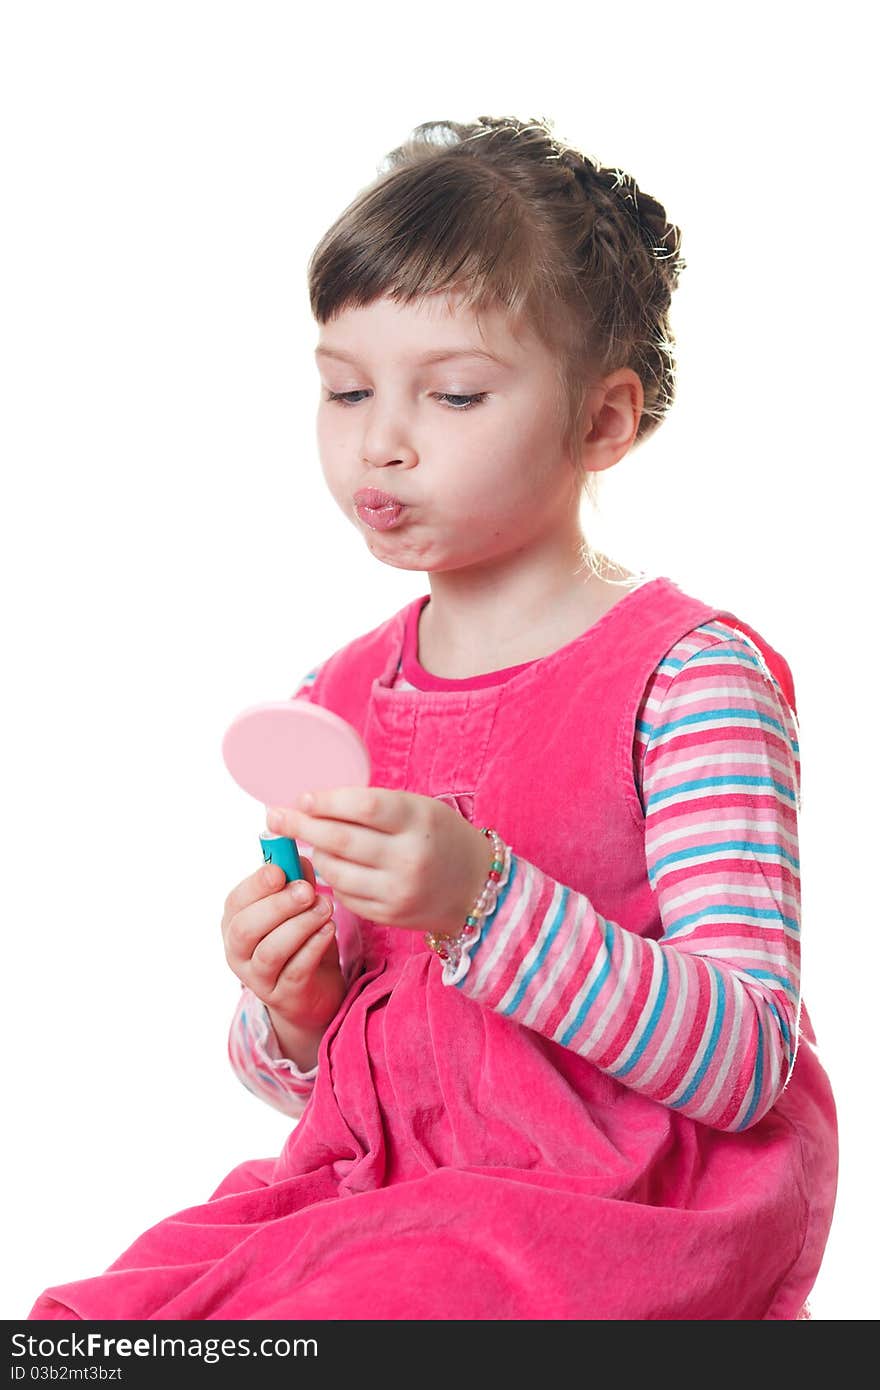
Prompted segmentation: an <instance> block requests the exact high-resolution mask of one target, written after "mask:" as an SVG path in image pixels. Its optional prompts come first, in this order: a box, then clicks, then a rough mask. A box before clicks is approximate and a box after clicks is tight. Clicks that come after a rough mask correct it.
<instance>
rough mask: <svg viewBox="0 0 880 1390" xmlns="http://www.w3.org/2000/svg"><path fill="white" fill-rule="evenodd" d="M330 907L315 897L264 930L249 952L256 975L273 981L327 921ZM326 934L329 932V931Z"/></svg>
mask: <svg viewBox="0 0 880 1390" xmlns="http://www.w3.org/2000/svg"><path fill="white" fill-rule="evenodd" d="M332 911H333V909H332V904H331V903H328V902H327V900H326V899H325V898H323V897H319V899H318V901H317V902H316V903H315V904H314V906H313V907H310V908H307V909H306V911H305V912H300V913H297V915H296V917H292V918H288V920H287V921H286V922H282V923H281V925H280V926H277V927H275V928H274V929H273V930H272V931H270V932H267V933H266V935H265V936H264V937H263V938H262V939H261V940H260V941H259V942H258V943H257V945H256V946H255V948H254V952H253V955H252V956H251V962H250V963H251V968H252V970H253V971H254V973H255V975H256V976H257V978H258V979H259V980H260V981H261V982H263V981H265V982H266V983H267V984H269V985H274V983H275V981H276V980H277V978H278V976H279V974H280V973H281V971H282V970H283V969H284V966H285V965H286V964H287V962H288V960H289V959H290V958H291V956H294V955H296V954H297V953H298V952H299V951H300V950H301V949H302V947H303V946H304V945H305V944H306V942H308V941H309V940H310V939H311V937H312V936H314V935H315V934H316V933H317V932H319V931H320V930H321V928H322V927H325V926H327V925H328V924H329V923H330V921H331V920H332ZM329 935H330V936H332V935H333V933H332V931H331V932H330V933H329Z"/></svg>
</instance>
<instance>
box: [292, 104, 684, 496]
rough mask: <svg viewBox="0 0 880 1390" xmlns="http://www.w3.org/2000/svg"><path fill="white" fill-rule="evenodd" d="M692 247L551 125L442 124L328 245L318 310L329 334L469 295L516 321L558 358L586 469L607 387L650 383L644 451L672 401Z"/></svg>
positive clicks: (419, 141) (404, 156)
mask: <svg viewBox="0 0 880 1390" xmlns="http://www.w3.org/2000/svg"><path fill="white" fill-rule="evenodd" d="M680 245H681V233H680V232H679V229H678V228H677V227H676V226H674V225H673V224H672V223H671V222H670V221H669V220H668V219H667V216H666V212H665V210H664V208H663V207H662V205H661V204H660V203H659V202H658V201H657V199H656V198H653V197H651V196H650V195H649V194H647V193H645V192H643V190H641V189H640V188H639V187H638V185H637V184H636V182H635V180H634V179H633V178H631V177H630V176H629V175H627V174H625V173H624V172H623V171H622V170H620V169H617V168H613V167H605V166H603V165H602V164H600V163H599V162H598V161H596V160H593V159H590V158H589V157H588V156H587V155H585V154H583V153H582V152H580V151H579V150H577V149H575V148H573V147H572V146H571V145H569V144H567V143H566V142H564V141H563V140H561V139H559V138H557V136H555V135H554V134H553V131H552V127H551V123H550V122H549V121H547V120H546V119H537V120H530V121H519V120H516V119H512V118H496V117H490V116H480V117H478V118H477V120H476V121H475V122H473V123H472V124H465V123H461V122H457V121H449V120H447V121H426V122H424V123H423V124H422V125H419V126H417V127H416V128H415V129H414V130H413V131H412V133H411V134H410V136H409V137H408V138H407V139H406V140H405V141H404V142H403V143H402V144H401V145H399V146H397V147H396V148H395V149H393V150H392V151H391V152H390V153H389V154H388V155H386V157H385V159H384V161H383V162H382V164H381V165H380V167H379V170H378V176H377V178H376V180H375V181H374V182H373V183H371V184H369V185H368V186H367V187H366V188H365V189H363V190H362V191H361V192H360V193H359V194H358V196H357V197H356V198H355V199H354V200H353V202H351V203H350V204H349V206H348V207H347V208H346V209H345V210H344V211H343V213H342V214H341V215H340V217H339V218H338V219H337V220H336V222H335V223H334V224H333V226H332V227H331V228H330V229H329V230H328V231H327V232H326V234H325V235H324V236H323V237H322V239H321V241H320V242H319V243H318V245H317V247H316V248H315V250H314V252H313V254H312V257H311V259H310V261H309V267H308V283H309V299H310V304H311V309H312V313H313V315H314V316H315V318H316V320H317V321H318V322H319V323H326V322H328V321H329V320H330V319H332V318H333V317H334V316H335V315H336V314H337V313H340V312H342V310H344V309H347V308H349V307H355V306H364V305H367V304H369V303H371V302H372V301H373V300H375V299H377V298H379V297H380V296H384V295H390V296H391V297H392V298H394V299H396V300H398V301H399V302H403V303H407V302H412V301H413V300H416V299H418V298H421V297H422V296H424V295H426V294H433V293H440V292H444V291H445V292H451V291H455V292H457V293H459V294H460V295H461V297H462V302H463V303H464V304H465V305H466V306H467V307H469V308H471V309H472V310H473V311H474V312H475V314H476V315H477V316H478V317H479V314H480V313H481V312H482V311H483V310H484V309H487V308H492V307H502V308H504V309H505V310H506V311H507V312H508V314H509V315H510V316H511V317H512V319H513V320H514V321H517V320H524V321H525V322H526V323H528V324H529V325H530V326H531V327H532V328H533V329H534V330H535V332H536V333H537V334H538V336H539V337H540V338H541V339H542V340H543V341H544V343H545V344H546V345H547V346H548V347H549V348H550V350H551V351H552V353H553V355H554V358H555V360H556V362H557V376H558V381H559V387H560V396H559V400H560V408H561V420H562V422H563V425H564V439H565V444H566V447H567V448H568V449H569V450H570V451H571V453H572V457H573V458H575V459H576V458H577V453H578V450H577V445H578V442H579V440H580V439H582V430H583V428H584V424H585V410H586V400H585V394H586V387H587V386H588V385H589V384H591V382H593V381H598V380H600V379H601V378H602V377H603V376H605V375H607V374H608V373H609V372H612V371H614V370H616V369H617V368H619V367H630V368H631V369H632V370H634V371H635V372H636V373H637V375H638V377H639V379H640V381H641V383H642V386H643V389H644V408H643V412H642V415H641V418H640V420H639V425H638V430H637V433H636V441H637V442H639V441H641V440H642V439H644V438H645V437H646V436H647V435H648V434H649V433H651V432H652V431H653V430H654V429H655V428H656V427H657V425H658V424H659V423H660V421H661V420H662V419H663V417H664V415H665V414H666V412H667V411H668V409H669V407H670V406H671V404H672V400H673V396H674V389H675V356H674V347H675V343H674V338H673V336H672V333H671V330H670V324H669V308H670V301H671V297H672V291H673V290H674V289H675V287H676V285H677V284H678V278H679V275H680V273H681V270H682V269H683V268H684V266H685V261H684V259H683V257H682V255H681V254H680ZM585 490H586V491H587V492H590V490H591V489H590V481H589V479H588V480H586V482H585Z"/></svg>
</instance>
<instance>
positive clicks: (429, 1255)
mask: <svg viewBox="0 0 880 1390" xmlns="http://www.w3.org/2000/svg"><path fill="white" fill-rule="evenodd" d="M408 607H409V606H408ZM408 607H407V609H404V610H402V611H401V612H400V613H398V614H395V615H394V616H393V617H392V618H390V619H389V620H388V621H387V622H385V623H383V624H381V625H380V626H379V627H378V628H376V629H375V630H374V631H372V632H370V633H368V634H366V635H364V636H363V637H360V638H358V639H357V640H355V641H353V642H351V643H350V644H348V645H347V646H346V647H344V648H342V649H341V650H340V651H339V652H337V653H336V654H335V655H334V656H332V657H330V658H329V660H328V661H326V662H325V663H324V665H323V666H322V668H321V670H320V673H319V676H318V679H317V682H316V686H315V689H314V691H313V693H312V699H313V700H315V701H317V702H318V703H319V704H322V705H324V706H326V707H327V708H329V709H332V710H335V711H336V712H337V713H339V714H341V715H342V716H343V717H344V718H346V719H348V720H349V721H350V722H351V723H352V724H353V725H354V726H355V727H356V728H357V729H358V730H359V731H360V733H361V734H362V735H363V737H364V739H365V740H366V743H367V746H368V748H369V752H370V756H371V760H372V766H373V782H374V784H375V785H378V786H385V787H392V788H401V789H404V790H408V791H413V792H418V793H421V794H423V795H427V796H439V797H443V798H445V799H446V800H447V801H449V803H450V804H453V805H455V806H457V807H458V809H459V810H460V811H461V813H462V814H464V815H466V816H467V817H468V818H469V819H471V820H472V821H473V822H474V823H475V824H476V825H492V826H494V827H496V829H497V830H498V832H499V833H500V834H501V835H502V836H503V838H504V839H505V841H506V842H507V843H508V844H509V845H510V846H511V847H512V848H513V849H514V851H515V852H516V854H517V855H519V856H521V857H522V858H523V859H524V860H527V861H529V862H530V863H531V864H533V865H536V866H538V867H539V868H540V870H541V871H542V872H543V873H544V874H547V875H551V876H552V878H553V879H555V880H556V881H557V883H558V884H559V885H565V886H566V887H567V888H568V889H569V891H573V892H575V893H578V894H584V895H586V896H587V897H588V898H589V899H590V900H591V901H592V902H593V903H594V904H596V905H597V907H598V908H599V909H600V910H601V913H602V915H603V918H604V919H605V920H606V921H607V922H611V923H616V924H619V925H620V926H622V927H623V928H625V929H626V931H628V932H630V933H634V934H636V935H637V936H641V937H650V938H654V939H655V940H656V938H657V937H658V936H659V935H660V932H661V926H660V920H659V915H658V910H657V901H656V896H655V893H654V891H653V889H652V887H651V885H650V883H649V882H648V878H647V875H646V869H645V853H644V821H643V812H642V809H641V807H640V805H639V802H638V798H637V795H636V791H635V789H634V787H633V779H632V761H631V758H632V746H633V730H634V720H635V718H636V712H637V710H638V706H639V700H640V697H641V695H642V692H643V690H644V689H645V684H646V681H647V680H648V678H649V676H650V674H651V672H652V671H653V670H654V668H655V667H656V666H657V664H658V662H660V660H661V659H662V657H663V656H664V653H666V652H668V651H669V649H670V648H671V647H672V645H673V644H674V643H675V642H676V641H677V640H678V639H679V638H680V637H681V636H682V635H683V634H685V633H687V632H689V631H690V630H692V629H693V628H694V627H695V626H696V625H697V624H699V623H702V622H705V621H706V620H708V619H710V618H712V617H713V616H716V615H719V614H724V615H725V616H726V617H727V618H729V619H733V615H731V614H729V613H726V610H720V609H716V608H713V607H711V606H710V605H707V604H705V603H702V602H700V601H699V600H697V599H695V598H693V597H690V596H689V595H687V594H685V593H683V592H682V591H681V590H680V589H679V588H678V586H677V585H675V584H674V583H672V582H671V581H670V580H668V579H665V578H660V579H656V580H652V581H650V582H649V583H647V584H645V585H643V586H642V587H641V588H640V589H637V590H635V591H634V592H632V593H631V594H629V595H627V596H626V598H625V600H624V601H622V602H618V603H617V605H616V606H615V607H614V608H612V609H611V610H610V611H609V612H608V613H607V614H606V615H605V616H604V617H603V618H602V619H601V620H600V621H599V622H598V623H596V624H594V625H593V627H591V628H590V629H588V630H587V631H586V632H585V633H583V634H582V635H581V636H580V637H579V638H577V639H575V640H574V641H572V642H570V643H568V644H567V645H566V646H564V647H562V648H560V649H559V650H558V651H556V652H554V653H553V654H552V655H550V656H547V657H544V658H542V659H540V660H538V661H536V662H533V663H531V664H529V665H528V666H526V667H524V668H523V669H522V670H521V671H519V672H518V673H517V674H516V675H515V676H514V677H513V678H511V679H510V680H507V681H505V682H504V683H501V684H494V685H493V684H489V685H485V686H479V685H477V686H475V688H468V689H462V690H461V691H446V690H444V691H422V690H407V689H404V690H400V689H394V688H393V678H394V673H395V671H396V669H397V664H398V660H399V657H400V651H401V642H402V636H403V625H404V621H405V617H406V613H407V611H408ZM733 620H734V621H735V622H737V623H739V620H736V619H733ZM739 626H740V627H741V628H742V630H744V631H748V632H749V633H750V634H751V636H752V637H753V638H754V639H755V641H756V643H757V644H758V645H759V646H760V648H761V650H762V652H763V653H764V656H765V658H766V660H767V663H768V666H769V667H770V668H771V669H772V670H773V671H774V674H776V676H777V678H778V679H779V681H780V684H781V685H782V686H783V688H785V685H786V683H787V682H788V681H789V680H790V673H789V672H788V668H787V666H786V665H785V662H784V661H783V660H782V658H780V657H779V655H778V653H775V652H774V651H773V649H772V648H770V647H769V644H767V643H766V642H764V641H763V639H761V638H759V637H758V635H757V634H755V633H754V632H753V631H752V629H748V628H747V625H746V624H742V623H739ZM359 926H360V931H361V936H362V943H363V955H364V969H363V972H362V973H361V974H360V975H359V976H358V977H357V979H356V980H355V981H354V982H353V984H352V986H351V988H350V990H349V992H348V994H347V996H346V998H345V1000H344V1003H343V1005H342V1008H341V1010H340V1012H339V1014H338V1015H337V1017H336V1018H335V1020H334V1021H333V1023H332V1024H331V1026H330V1027H329V1029H328V1031H327V1033H326V1035H325V1037H324V1039H323V1042H322V1046H321V1052H320V1057H319V1061H318V1072H317V1079H316V1081H315V1086H314V1093H313V1095H312V1097H311V1099H310V1101H309V1102H308V1104H307V1106H306V1108H305V1111H304V1113H303V1116H302V1118H301V1120H300V1121H299V1123H298V1124H297V1125H296V1126H295V1127H294V1128H293V1129H292V1131H291V1133H290V1135H289V1138H288V1139H287V1141H286V1143H285V1145H284V1148H283V1150H282V1152H281V1154H280V1156H279V1157H278V1158H272V1159H254V1160H252V1161H250V1162H246V1163H242V1164H241V1165H240V1166H239V1167H237V1168H235V1169H234V1170H233V1171H232V1172H231V1173H229V1174H228V1176H227V1177H226V1178H225V1179H224V1181H223V1182H222V1183H221V1184H220V1186H219V1187H218V1188H217V1190H216V1191H215V1193H214V1195H213V1196H212V1197H211V1199H210V1200H209V1201H207V1202H205V1203H204V1204H201V1205H198V1206H194V1207H190V1208H188V1209H186V1210H183V1211H180V1212H178V1213H176V1214H175V1215H173V1216H170V1217H168V1218H167V1219H166V1220H163V1221H161V1222H159V1223H158V1224H157V1225H156V1226H154V1227H153V1228H151V1229H150V1230H148V1231H146V1232H145V1233H144V1234H143V1235H142V1236H140V1237H139V1238H138V1239H137V1240H136V1241H135V1242H134V1244H133V1245H131V1247H130V1248H129V1249H128V1250H126V1251H125V1253H124V1254H123V1255H121V1256H120V1258H119V1259H118V1260H116V1262H115V1263H114V1264H113V1265H112V1266H111V1267H110V1269H109V1270H107V1271H106V1272H105V1273H103V1274H102V1275H99V1276H97V1277H94V1278H88V1279H83V1280H79V1281H75V1282H72V1283H68V1284H65V1285H63V1286H60V1287H55V1288H51V1289H49V1290H47V1291H46V1292H45V1293H44V1294H43V1295H42V1296H41V1297H40V1298H39V1299H38V1300H37V1303H36V1304H35V1306H34V1308H33V1310H32V1313H31V1317H34V1318H55V1317H60V1318H65V1317H77V1318H83V1319H98V1318H157V1319H158V1318H161V1319H207V1318H277V1319H282V1318H284V1319H286V1318H294V1319H310V1318H333V1319H347V1318H369V1319H401V1318H405V1319H422V1318H426V1319H443V1318H448V1317H450V1316H451V1317H454V1318H472V1319H476V1318H480V1319H559V1318H563V1319H765V1318H766V1319H795V1318H797V1317H798V1316H799V1315H800V1312H801V1309H802V1306H803V1304H804V1300H805V1298H806V1295H807V1293H808V1292H809V1290H810V1288H811V1286H812V1284H813V1282H814V1280H815V1277H816V1273H817V1270H818V1268H819V1264H820V1261H821V1257H822V1253H823V1250H824V1246H825V1242H826V1238H827V1235H828V1230H829V1226H830V1222H831V1215H832V1210H833V1205H834V1195H835V1185H836V1176H837V1140H836V1124H835V1112H834V1103H833V1099H832V1094H831V1090H830V1087H829V1083H828V1079H827V1077H826V1075H825V1072H824V1070H823V1068H822V1066H821V1065H820V1062H819V1060H818V1057H817V1054H816V1050H815V1048H814V1046H813V1045H812V1044H813V1043H814V1041H815V1039H814V1037H813V1034H812V1030H811V1028H810V1025H809V1020H808V1018H807V1016H806V1014H805V1013H802V1015H801V1039H800V1046H799V1050H798V1052H797V1056H796V1061H795V1064H794V1068H793V1071H792V1073H791V1076H790V1078H789V1080H788V1084H787V1085H786V1087H785V1089H784V1090H783V1092H782V1094H781V1095H780V1097H779V1099H778V1101H777V1102H776V1103H775V1104H774V1105H773V1106H772V1108H771V1109H769V1110H768V1112H767V1113H766V1114H765V1115H764V1116H763V1118H761V1119H760V1120H759V1121H758V1123H756V1124H753V1125H751V1127H747V1128H744V1129H742V1130H740V1131H739V1132H732V1131H729V1130H722V1129H719V1128H714V1127H711V1126H709V1125H707V1124H702V1123H700V1122H698V1121H696V1120H694V1119H692V1118H689V1117H688V1116H687V1115H686V1114H682V1113H680V1112H679V1111H678V1110H676V1109H675V1108H673V1107H670V1106H668V1105H664V1104H660V1103H658V1102H657V1101H656V1100H654V1099H651V1098H649V1097H648V1096H646V1095H643V1094H640V1093H639V1092H638V1091H637V1090H635V1089H633V1088H632V1087H631V1086H627V1085H626V1084H624V1082H622V1081H620V1080H617V1079H616V1078H615V1077H614V1076H612V1075H611V1074H610V1073H609V1072H608V1071H607V1070H603V1069H601V1068H600V1067H598V1066H597V1065H595V1064H594V1063H593V1062H592V1061H589V1060H587V1059H586V1058H585V1057H583V1056H581V1055H579V1054H578V1052H576V1051H574V1050H572V1049H571V1048H570V1047H566V1046H563V1045H561V1044H560V1043H559V1042H557V1041H554V1040H553V1038H552V1037H551V1036H548V1034H547V1032H542V1031H540V1030H539V1029H537V1028H532V1027H524V1026H523V1025H522V1024H521V1023H519V1022H516V1021H514V1020H513V1019H511V1018H510V1017H508V1016H506V1015H505V1013H504V1012H503V1011H500V1010H498V1009H495V1008H489V1007H486V1006H484V1005H483V1004H481V1003H479V1002H476V1001H475V1000H473V999H470V998H468V997H467V996H466V994H465V993H463V992H462V990H460V989H458V988H455V987H454V986H452V987H451V986H450V985H448V984H445V983H444V982H443V980H442V978H441V975H442V965H441V962H440V960H439V959H438V958H437V957H436V956H435V955H434V954H433V953H431V952H430V951H429V950H428V949H427V947H426V945H425V942H424V940H423V937H422V935H421V934H420V933H417V932H405V931H400V930H392V929H390V928H387V927H383V925H382V924H381V923H372V922H364V921H361V922H360V923H359Z"/></svg>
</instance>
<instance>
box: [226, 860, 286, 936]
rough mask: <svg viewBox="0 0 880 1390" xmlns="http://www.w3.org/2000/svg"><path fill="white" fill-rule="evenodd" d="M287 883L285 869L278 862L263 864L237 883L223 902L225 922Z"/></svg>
mask: <svg viewBox="0 0 880 1390" xmlns="http://www.w3.org/2000/svg"><path fill="white" fill-rule="evenodd" d="M284 883H285V874H284V870H283V869H282V868H281V867H280V865H278V864H262V865H261V866H260V868H259V869H255V870H254V872H253V873H252V874H248V876H247V878H245V879H242V881H241V883H239V884H236V886H235V888H233V890H232V892H231V893H230V894H229V895H228V896H227V898H226V901H225V903H224V904H223V923H224V925H225V924H226V923H227V922H228V921H230V920H231V919H232V918H233V917H235V916H236V914H237V913H239V912H241V911H243V909H244V908H247V907H250V906H251V904H252V903H256V902H259V901H260V899H261V898H265V897H266V895H267V894H268V893H277V891H278V889H279V888H283V887H284Z"/></svg>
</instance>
